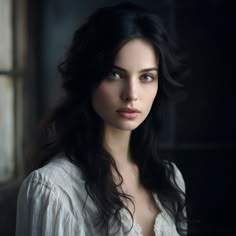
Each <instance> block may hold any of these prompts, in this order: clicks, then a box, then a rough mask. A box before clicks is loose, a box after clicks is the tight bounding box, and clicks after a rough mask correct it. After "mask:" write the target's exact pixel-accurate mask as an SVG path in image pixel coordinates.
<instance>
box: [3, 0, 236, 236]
mask: <svg viewBox="0 0 236 236" xmlns="http://www.w3.org/2000/svg"><path fill="white" fill-rule="evenodd" d="M28 2H29V3H28V18H29V25H28V30H29V35H28V37H29V53H28V62H29V68H28V74H27V77H26V78H25V87H26V88H27V91H28V92H27V94H26V95H25V96H26V97H28V102H27V104H26V105H25V117H26V118H25V123H27V125H28V127H35V126H36V124H37V122H38V120H39V119H40V117H41V116H42V115H43V114H44V113H45V112H46V111H47V110H48V109H49V108H50V107H51V106H52V104H53V103H54V102H55V101H56V100H57V97H58V94H59V93H60V89H59V87H60V79H59V75H58V74H57V72H56V66H57V64H58V63H59V62H60V61H61V59H62V57H63V54H64V52H65V49H66V48H67V47H68V46H69V44H70V40H71V38H72V33H73V31H74V30H75V28H76V27H77V26H79V25H80V24H81V23H82V22H84V21H85V20H86V18H87V16H88V15H90V14H91V13H92V12H93V11H94V10H95V9H96V8H97V7H101V6H104V5H107V4H112V3H118V2H120V1H115V0H113V1H105V0H103V1H102V0H97V1H92V0H90V1H85V0H84V1H82V0H81V1H80V0H42V1H28ZM133 2H136V3H140V4H141V5H143V6H146V7H150V8H152V9H153V10H155V11H156V12H157V13H158V14H159V15H160V16H161V17H162V19H163V21H164V23H165V25H166V27H167V29H168V31H169V33H170V35H171V37H172V38H174V39H175V40H176V41H177V43H178V44H179V46H180V48H181V49H182V51H184V52H186V53H187V54H188V64H189V68H191V73H190V74H189V76H188V78H187V80H186V83H185V84H186V90H187V92H188V96H186V97H185V99H183V100H182V101H180V102H178V103H176V102H174V101H167V102H166V106H165V112H166V116H165V122H164V128H163V133H162V136H161V137H162V138H161V142H160V151H161V154H162V155H163V156H167V157H168V158H169V157H170V158H172V159H174V160H175V162H176V163H177V165H178V166H179V168H180V169H181V171H182V173H183V176H184V179H185V182H186V188H187V203H188V204H189V209H188V210H189V220H190V222H189V228H190V233H189V235H232V234H234V233H236V226H235V223H234V219H236V217H235V210H236V209H235V206H234V205H235V202H234V200H235V199H236V198H235V197H234V195H233V194H234V189H235V186H236V185H235V160H234V158H235V156H236V155H235V153H236V132H235V131H236V125H235V117H236V113H235V105H233V104H234V102H235V93H234V91H233V90H234V87H235V86H234V85H235V81H234V79H235V76H233V38H234V33H235V29H234V28H235V26H234V20H233V7H234V6H235V3H234V2H235V1H227V0H156V1H154V0H153V1H151V0H145V1H144V0H142V1H141V0H139V1H133ZM25 91H26V90H25ZM32 130H33V129H32ZM32 137H33V132H31V129H28V131H26V133H25V137H24V139H25V140H26V141H25V142H27V140H28V141H29V140H30V139H32ZM17 186H19V185H17ZM17 189H18V187H15V186H14V188H10V190H8V189H1V191H2V193H3V194H4V196H5V197H6V198H8V200H9V201H10V200H11V201H12V202H13V203H12V204H11V208H9V204H8V205H7V204H6V205H4V204H2V205H3V206H0V210H1V213H2V214H1V213H0V214H1V216H0V217H1V219H0V222H4V227H3V226H2V225H0V226H1V227H2V229H0V234H1V235H13V234H12V233H11V232H13V229H14V227H13V226H14V221H15V215H14V214H15V199H16V194H17ZM4 207H5V208H4ZM4 212H7V213H6V214H5V213H4Z"/></svg>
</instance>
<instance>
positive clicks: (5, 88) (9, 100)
mask: <svg viewBox="0 0 236 236" xmlns="http://www.w3.org/2000/svg"><path fill="white" fill-rule="evenodd" d="M13 92H14V90H13V80H12V78H10V77H7V76H0V183H1V182H4V181H6V180H8V179H10V178H11V177H12V176H13V171H14V94H13Z"/></svg>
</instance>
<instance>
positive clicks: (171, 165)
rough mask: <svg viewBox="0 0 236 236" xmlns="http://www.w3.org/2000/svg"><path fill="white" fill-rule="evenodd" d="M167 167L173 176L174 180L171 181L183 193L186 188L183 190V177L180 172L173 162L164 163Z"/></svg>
mask: <svg viewBox="0 0 236 236" xmlns="http://www.w3.org/2000/svg"><path fill="white" fill-rule="evenodd" d="M164 162H165V163H166V165H167V168H168V169H172V170H173V176H174V179H173V178H172V179H171V180H172V181H173V182H174V183H175V184H177V186H178V187H179V188H180V189H181V190H182V191H183V192H184V193H185V191H186V188H185V180H184V177H183V174H182V172H181V171H180V169H179V167H178V166H177V164H176V163H174V162H173V161H167V160H165V161H164Z"/></svg>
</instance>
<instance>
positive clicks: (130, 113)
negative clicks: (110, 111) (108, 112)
mask: <svg viewBox="0 0 236 236" xmlns="http://www.w3.org/2000/svg"><path fill="white" fill-rule="evenodd" d="M117 112H118V114H119V115H120V116H121V117H123V118H126V119H135V118H136V117H137V116H138V115H139V113H140V111H139V110H137V109H135V108H128V107H125V108H122V109H119V110H117Z"/></svg>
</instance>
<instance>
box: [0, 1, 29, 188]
mask: <svg viewBox="0 0 236 236" xmlns="http://www.w3.org/2000/svg"><path fill="white" fill-rule="evenodd" d="M25 2H26V1H25V0H24V1H20V3H21V5H20V3H19V1H15V0H0V29H1V34H0V163H1V164H0V184H1V183H5V182H7V181H10V180H12V179H13V178H15V177H16V176H17V175H18V174H19V172H18V171H16V170H17V169H18V167H19V166H18V163H20V162H19V158H20V156H21V142H22V140H21V130H20V129H21V127H22V122H21V114H22V107H21V101H22V96H21V94H22V93H21V84H22V78H23V76H22V75H23V73H22V68H23V65H24V60H23V59H24V58H25V57H23V55H24V49H25V47H24V45H25V42H24V43H23V41H24V40H22V37H23V34H24V33H25V31H24V30H25V27H24V25H25V12H24V11H25V6H26V5H25Z"/></svg>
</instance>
